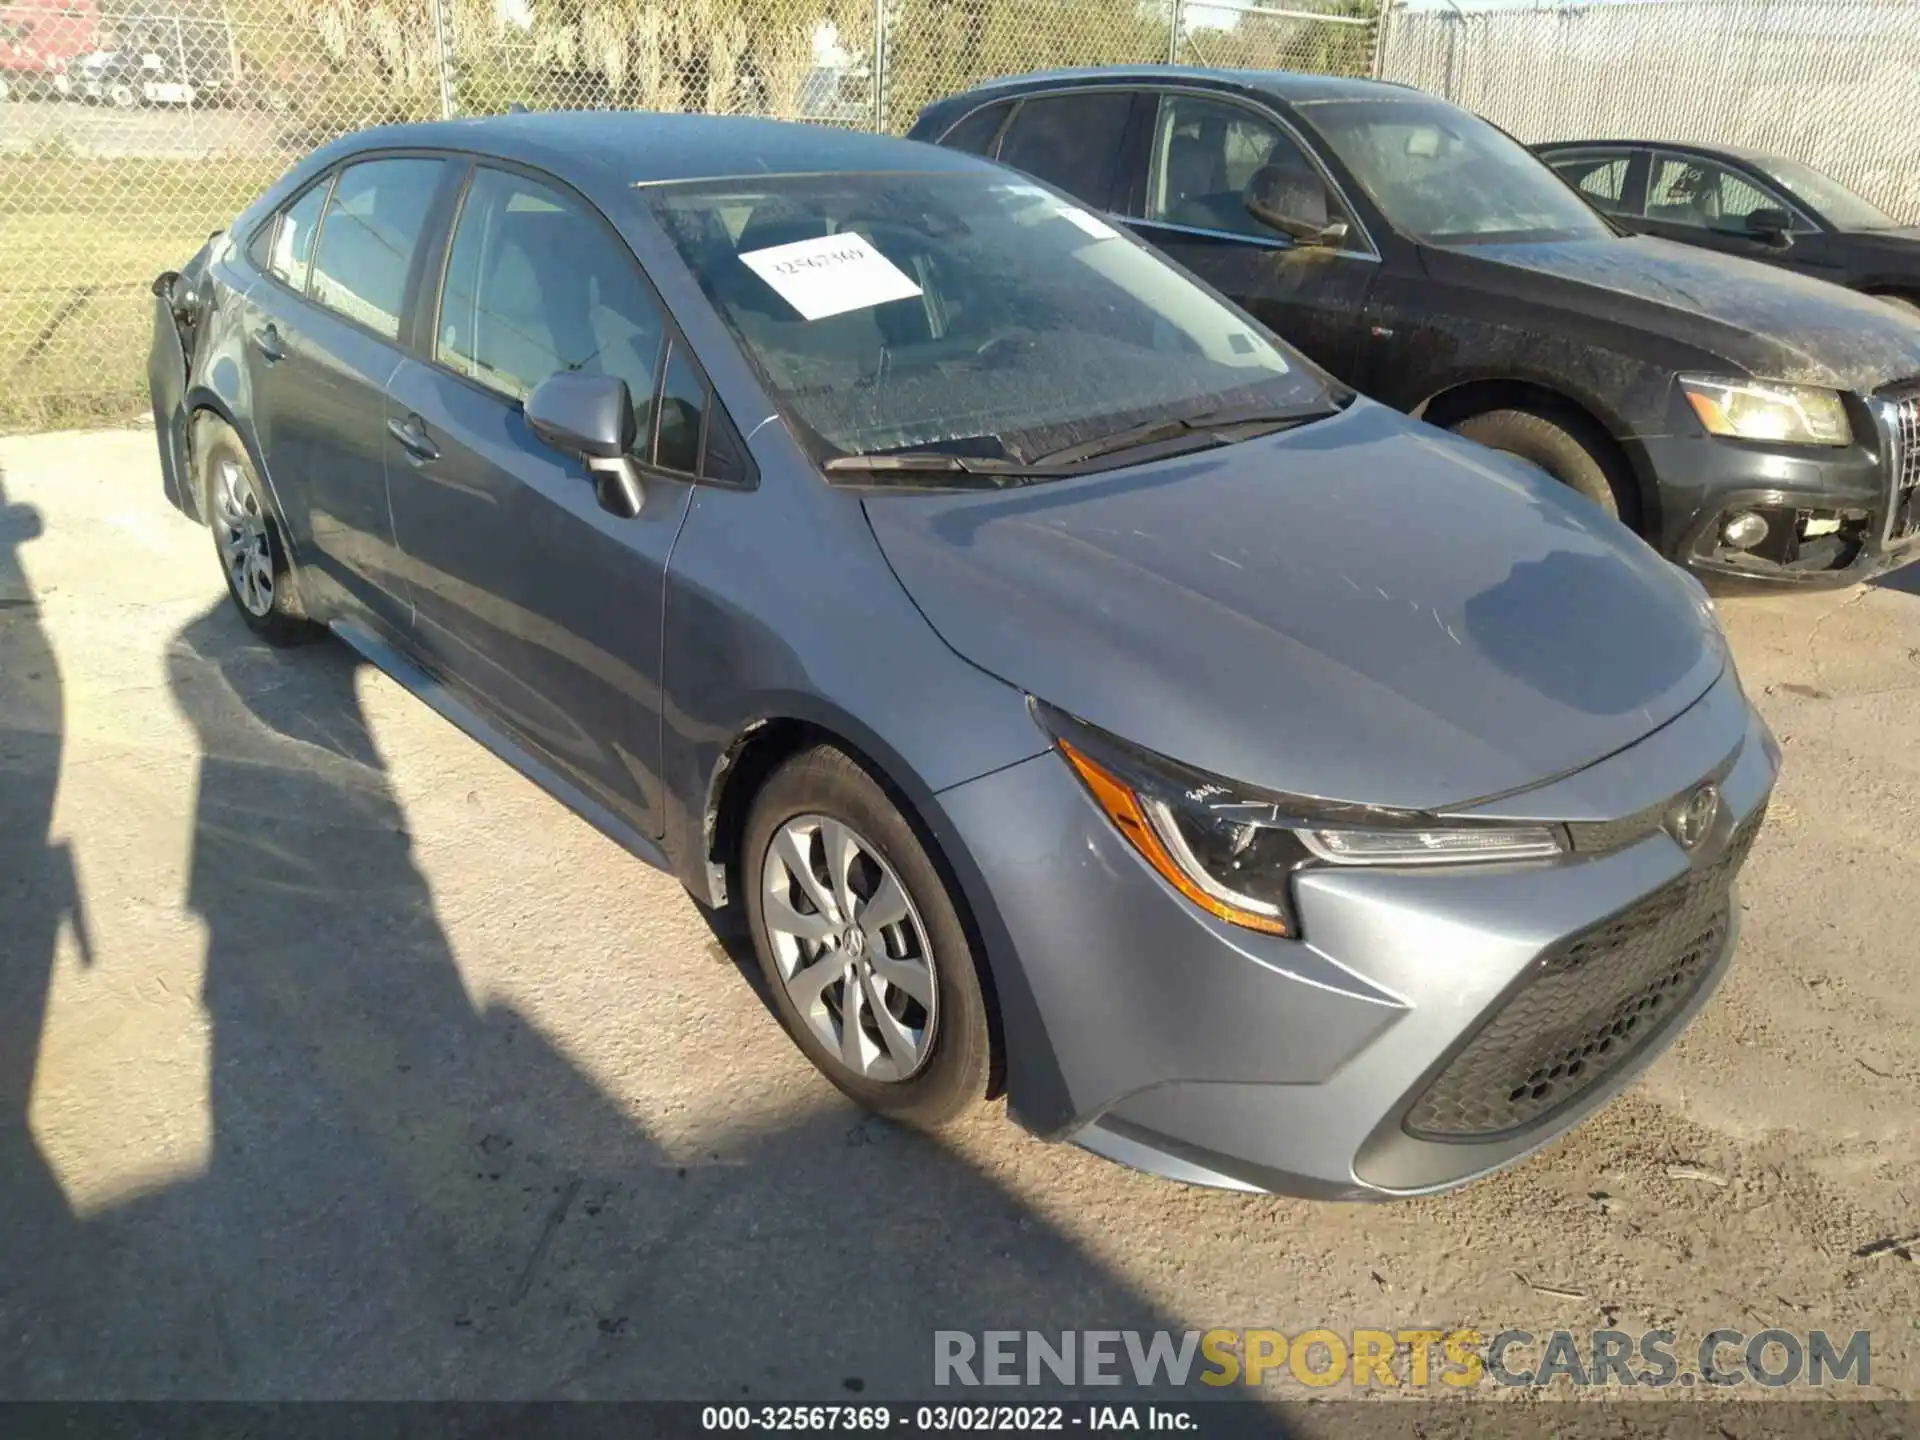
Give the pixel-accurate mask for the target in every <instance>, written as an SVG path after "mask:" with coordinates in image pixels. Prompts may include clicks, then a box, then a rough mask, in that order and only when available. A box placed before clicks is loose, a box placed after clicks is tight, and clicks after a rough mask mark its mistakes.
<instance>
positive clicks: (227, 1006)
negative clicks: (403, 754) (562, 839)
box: [0, 602, 1255, 1402]
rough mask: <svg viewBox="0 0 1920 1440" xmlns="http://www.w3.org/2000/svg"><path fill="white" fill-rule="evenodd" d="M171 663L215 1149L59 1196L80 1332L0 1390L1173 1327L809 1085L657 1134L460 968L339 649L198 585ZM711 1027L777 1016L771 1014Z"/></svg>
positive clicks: (878, 1348)
mask: <svg viewBox="0 0 1920 1440" xmlns="http://www.w3.org/2000/svg"><path fill="white" fill-rule="evenodd" d="M167 669H168V675H169V683H170V687H171V692H172V696H173V700H174V702H175V703H176V704H177V706H178V707H179V708H180V710H181V711H182V712H183V713H184V714H185V715H186V716H187V717H188V718H189V719H190V721H191V723H192V725H193V727H194V729H195V731H196V733H197V736H198V740H199V746H200V751H201V761H200V770H199V779H198V786H197V792H196V799H195V808H194V812H193V815H192V817H191V823H192V827H193V829H192V842H191V843H192V854H191V860H190V879H189V882H188V891H187V896H186V904H187V905H188V907H189V908H190V909H191V910H192V911H193V912H194V913H195V914H197V915H198V916H199V917H200V919H201V920H202V922H203V923H204V925H205V927H206V930H207V955H206V967H205V979H204V1005H205V1009H206V1014H207V1018H208V1022H209V1027H210V1047H211V1068H210V1076H211V1078H210V1082H209V1084H210V1093H209V1097H208V1098H209V1105H210V1110H211V1118H212V1142H211V1157H210V1159H209V1162H208V1164H207V1167H206V1169H205V1172H204V1174H201V1175H199V1176H197V1177H195V1178H193V1179H191V1180H188V1181H184V1182H181V1183H179V1184H176V1185H172V1186H170V1187H167V1188H166V1189H163V1190H161V1191H158V1192H156V1193H153V1194H149V1195H146V1196H143V1197H141V1198H138V1199H136V1200H133V1201H130V1202H128V1203H126V1204H124V1205H121V1206H118V1207H116V1208H114V1209H112V1210H110V1211H108V1212H107V1213H105V1214H104V1215H101V1216H98V1217H94V1218H92V1219H91V1220H89V1222H88V1226H89V1228H90V1230H91V1231H92V1235H93V1238H92V1239H91V1240H90V1242H89V1245H88V1246H87V1247H85V1250H84V1253H86V1254H88V1255H90V1256H93V1257H94V1259H93V1261H92V1262H91V1264H92V1270H91V1273H88V1274H84V1275H79V1276H74V1277H71V1279H72V1281H73V1283H74V1284H75V1286H76V1287H77V1290H78V1292H79V1293H81V1294H83V1295H84V1296H85V1300H84V1310H85V1319H86V1320H87V1322H88V1327H89V1331H88V1335H87V1339H86V1353H85V1355H84V1356H83V1357H77V1358H76V1363H75V1364H73V1365H67V1366H65V1367H64V1368H62V1367H61V1366H60V1365H57V1364H54V1363H53V1361H51V1360H50V1361H48V1362H47V1363H46V1364H43V1365H40V1366H39V1367H38V1368H36V1369H33V1370H30V1371H29V1372H28V1373H24V1374H18V1375H15V1374H9V1373H8V1372H9V1371H10V1370H11V1369H12V1368H13V1366H12V1362H11V1361H9V1360H6V1359H0V1391H4V1392H5V1393H10V1394H15V1395H28V1394H32V1395H48V1394H64V1395H87V1396H111V1395H139V1396H146V1397H188V1396H190V1397H213V1396H218V1397H232V1398H284V1397H302V1398H320V1397H353V1398H381V1397H393V1398H405V1397H497V1398H532V1397H545V1396H556V1397H568V1398H596V1399H611V1398H633V1397H681V1398H690V1399H692V1398H698V1399H707V1400H712V1399H716V1398H728V1399H748V1400H751V1399H754V1398H762V1399H767V1400H770V1401H789V1400H799V1399H811V1400H822V1401H833V1400H838V1401H842V1402H850V1401H854V1400H856V1399H858V1398H861V1397H864V1398H867V1399H879V1398H915V1397H917V1398H922V1399H924V1398H927V1397H928V1396H929V1395H930V1394H931V1393H932V1380H933V1354H934V1347H933V1333H934V1331H935V1330H937V1329H955V1330H968V1331H973V1332H975V1333H976V1334H977V1333H978V1332H979V1331H981V1330H984V1329H988V1328H997V1329H1016V1330H1024V1329H1036V1330H1041V1331H1046V1332H1053V1333H1057V1332H1059V1331H1061V1330H1065V1329H1075V1330H1081V1329H1088V1328H1103V1329H1116V1330H1117V1329H1140V1330H1153V1329H1158V1328H1166V1327H1169V1326H1170V1324H1171V1322H1170V1321H1169V1320H1168V1319H1167V1318H1166V1317H1164V1316H1162V1315H1161V1314H1159V1313H1158V1311H1157V1310H1156V1308H1155V1307H1154V1305H1153V1304H1152V1303H1151V1302H1150V1301H1148V1300H1147V1299H1146V1298H1145V1297H1143V1296H1142V1295H1140V1294H1139V1293H1137V1292H1136V1291H1134V1290H1133V1289H1132V1288H1131V1287H1130V1286H1129V1285H1127V1284H1126V1283H1124V1282H1122V1281H1121V1280H1119V1279H1117V1278H1115V1276H1114V1275H1112V1274H1111V1273H1110V1272H1109V1271H1108V1269H1107V1268H1106V1267H1105V1266H1104V1265H1103V1263H1102V1262H1101V1261H1100V1260H1099V1259H1097V1258H1096V1257H1094V1256H1092V1255H1090V1254H1089V1253H1087V1252H1086V1251H1085V1250H1083V1249H1082V1248H1080V1247H1079V1246H1078V1245H1077V1244H1076V1243H1075V1242H1073V1241H1072V1240H1069V1239H1068V1238H1066V1237H1065V1236H1063V1235H1062V1234H1061V1233H1060V1232H1059V1231H1058V1230H1056V1229H1055V1228H1053V1227H1052V1226H1051V1225H1050V1224H1049V1223H1048V1222H1047V1221H1046V1220H1044V1219H1043V1218H1041V1217H1040V1216H1038V1215H1036V1214H1035V1213H1033V1212H1032V1211H1031V1210H1030V1209H1029V1208H1028V1207H1027V1206H1025V1205H1024V1204H1023V1203H1021V1202H1020V1201H1019V1200H1017V1199H1015V1198H1014V1197H1012V1196H1011V1195H1009V1194H1008V1193H1007V1192H1006V1191H1005V1190H1004V1189H1002V1188H1001V1187H1000V1186H999V1185H998V1184H996V1183H995V1182H994V1181H993V1180H992V1179H990V1178H988V1177H987V1176H985V1175H982V1174H980V1173H979V1172H977V1171H976V1170H975V1169H973V1168H972V1167H970V1166H969V1165H968V1164H967V1163H965V1162H964V1161H963V1160H962V1159H960V1158H959V1157H957V1156H956V1155H955V1154H953V1153H952V1152H951V1151H949V1150H948V1149H946V1148H945V1147H943V1146H942V1145H940V1144H939V1143H936V1142H935V1141H933V1140H931V1139H928V1138H925V1137H922V1136H919V1135H917V1134H914V1133H911V1132H908V1131H904V1130H900V1129H897V1128H895V1127H891V1126H887V1125H884V1124H882V1123H881V1122H878V1121H875V1120H872V1119H869V1118H866V1117H863V1116H862V1115H861V1114H860V1113H859V1112H857V1111H854V1110H853V1109H851V1108H850V1107H849V1106H847V1105H846V1104H845V1103H844V1102H842V1101H841V1100H840V1099H839V1098H838V1097H837V1095H835V1094H834V1092H832V1091H831V1090H830V1089H829V1087H827V1085H826V1084H825V1082H824V1081H821V1082H818V1083H817V1084H815V1085H813V1086H812V1087H811V1088H810V1089H809V1090H808V1103H807V1104H806V1105H805V1106H804V1107H803V1108H801V1109H799V1110H798V1111H797V1112H796V1113H790V1114H787V1115H785V1116H783V1117H782V1119H781V1120H780V1121H778V1122H776V1123H773V1124H771V1125H770V1124H768V1123H767V1122H766V1121H765V1120H764V1119H760V1120H754V1121H750V1122H741V1121H735V1120H728V1119H727V1118H725V1115H726V1109H727V1107H726V1104H725V1101H726V1099H727V1098H728V1097H726V1096H724V1095H707V1096H704V1097H701V1099H700V1100H699V1102H698V1103H703V1104H704V1103H711V1104H712V1105H714V1107H715V1109H716V1111H717V1112H718V1114H719V1118H717V1119H716V1120H715V1121H714V1123H713V1124H712V1125H710V1126H708V1127H707V1128H705V1129H702V1130H700V1131H699V1133H698V1139H697V1143H696V1144H695V1145H693V1146H689V1145H688V1144H687V1143H686V1142H685V1141H681V1142H678V1143H676V1144H675V1145H673V1146H671V1147H669V1146H667V1145H663V1144H662V1143H661V1142H660V1141H659V1140H658V1139H656V1138H655V1137H653V1136H651V1135H650V1134H649V1133H648V1132H647V1130H646V1128H645V1127H644V1126H642V1125H641V1124H639V1123H638V1122H637V1121H636V1119H635V1118H634V1116H632V1115H631V1114H630V1113H628V1112H627V1110H626V1109H624V1108H623V1107H622V1105H621V1104H619V1103H618V1102H617V1101H616V1100H615V1099H613V1098H611V1097H610V1096H609V1095H608V1094H607V1093H605V1092H604V1091H603V1090H602V1089H601V1088H600V1087H599V1086H597V1085H596V1084H595V1083H594V1082H593V1081H592V1080H591V1079H590V1078H589V1077H588V1076H586V1075H585V1074H584V1073H582V1072H581V1071H580V1070H579V1069H578V1068H577V1067H576V1066H575V1065H574V1064H573V1063H572V1062H571V1061H570V1060H569V1059H568V1058H567V1057H566V1056H565V1055H564V1054H562V1053H561V1052H560V1050H559V1049H558V1048H557V1047H556V1046H555V1045H554V1044H553V1043H552V1042H551V1041H550V1040H549V1039H548V1038H547V1037H546V1036H544V1035H543V1034H542V1033H541V1032H540V1031H539V1030H538V1029H537V1028H535V1027H534V1026H533V1025H531V1024H530V1023H528V1021H527V1019H526V1018H525V1017H523V1016H522V1015H520V1014H519V1013H517V1012H516V1011H515V1010H514V1009H512V1008H511V1007H510V1006H507V1005H502V1004H500V1003H497V1002H492V1001H487V1000H484V999H482V1000H476V999H475V997H473V996H471V995H470V994H469V993H468V992H467V990H466V988H465V987H464V985H463V983H462V978H461V973H460V970H459V967H458V964H457V962H456V957H455V956H454V954H453V952H452V948H451V946H450V943H449V941H448V938H447V935H446V933H445V931H444V929H443V927H442V926H441V924H440V922H439V919H438V917H437V914H436V911H435V902H434V897H433V894H432V892H431V890H430V888H429V886H428V883H427V881H426V878H425V877H424V875H423V874H422V873H421V871H420V868H419V866H418V865H417V863H416V861H415V858H414V853H413V844H412V839H411V837H410V835H409V833H408V829H407V819H406V816H405V814H404V813H403V812H402V810H401V808H400V806H399V804H398V802H397V801H396V799H395V797H394V794H393V792H392V789H391V787H390V785H389V782H388V779H387V775H386V770H385V765H384V762H383V760H382V757H381V755H380V753H379V750H378V749H377V747H376V745H375V743H374V740H373V737H372V735H371V734H370V732H369V730H368V727H367V724H366V720H365V717H364V715H363V713H362V710H361V706H360V702H359V699H358V695H357V693H356V664H355V662H354V661H353V660H352V658H351V657H350V656H349V655H348V654H347V652H345V651H344V650H343V649H341V648H339V647H337V646H335V645H333V644H331V643H323V644H318V645H315V646H312V647H310V648H307V649H303V650H300V651H296V652H292V653H276V652H273V651H271V650H269V649H267V648H266V647H265V646H263V645H261V644H259V643H258V642H257V641H255V640H254V639H253V637H251V636H250V635H249V634H248V633H247V632H246V631H245V630H244V628H243V627H242V626H241V625H240V624H239V623H238V622H237V620H236V619H235V618H234V617H233V616H232V615H231V614H230V613H229V611H228V608H227V606H226V604H225V603H224V602H223V603H222V604H221V605H220V606H219V607H217V608H216V609H214V610H213V611H211V612H209V613H208V614H206V615H203V616H201V617H200V618H198V619H196V620H194V621H193V622H191V623H190V624H189V625H187V626H186V628H185V629H184V630H183V631H182V632H181V633H180V635H179V636H178V637H177V639H176V641H175V642H174V644H173V645H172V647H171V648H170V650H169V652H168V656H167ZM473 753H474V757H475V758H474V760H473V763H475V764H486V763H491V762H488V761H486V760H484V759H483V758H481V756H480V752H479V751H478V750H475V751H474V752H473ZM47 759H48V757H47V756H45V755H44V754H43V755H41V756H40V760H41V761H42V762H45V761H46V760H47ZM49 783H50V782H49ZM33 803H34V804H40V803H41V802H37V801H36V802H33ZM41 808H44V805H42V807H41ZM29 818H33V819H34V820H35V823H37V824H39V826H40V828H41V830H42V831H43V830H44V818H43V817H39V813H38V811H36V817H29ZM527 838H528V841H529V843H530V844H537V843H538V837H537V836H529V837H527ZM623 863H627V862H625V861H623V860H614V859H610V860H609V864H615V865H617V864H623ZM635 863H637V862H635ZM38 923H39V925H40V928H41V930H42V931H43V932H50V930H51V928H52V926H53V924H54V923H55V922H54V921H53V920H52V919H51V918H49V917H47V916H41V917H40V918H39V921H38ZM48 943H49V942H48V941H47V939H46V936H45V935H44V934H43V936H42V938H41V940H40V942H39V945H40V948H41V949H42V950H44V949H45V948H46V947H47V944H48ZM504 943H511V942H510V941H508V942H504ZM42 958H43V959H44V957H42ZM102 963H103V965H104V964H107V963H110V962H107V961H104V960H103V962H102ZM42 968H44V965H43V967H42ZM646 983H647V977H646V976H645V974H644V973H637V974H636V976H635V980H634V987H633V990H632V994H631V1002H630V1003H631V1005H632V1007H633V1015H634V1020H633V1023H634V1026H635V1029H636V1033H637V1035H638V1037H639V1039H640V1041H641V1043H649V1044H652V1043H657V1044H662V1045H671V1044H676V1043H685V1042H684V1041H679V1040H676V1038H675V1037H673V1036H671V1035H668V1034H663V1033H658V1032H654V1031H649V1030H648V1028H647V997H646V988H645V987H646ZM715 983H716V984H726V985H730V984H733V983H735V982H734V977H733V976H732V975H731V974H726V975H725V976H724V978H717V979H716V981H715ZM756 1010H757V1007H756ZM9 1018H10V1021H11V1012H10V1017H9ZM28 1038H30V1037H28ZM740 1043H741V1044H742V1045H761V1044H768V1045H784V1044H787V1043H788V1042H787V1041H786V1040H785V1038H784V1037H783V1036H781V1035H780V1034H779V1033H778V1032H777V1030H775V1029H774V1028H773V1026H772V1024H771V1022H770V1021H769V1022H768V1023H767V1024H766V1025H765V1026H764V1027H763V1028H756V1029H755V1030H753V1032H752V1033H751V1034H743V1035H742V1037H741V1039H740ZM709 1088H710V1087H709ZM758 1113H760V1114H761V1115H764V1113H765V1112H764V1110H761V1111H759V1112H758ZM17 1174H18V1172H17V1170H14V1169H11V1168H10V1169H9V1171H8V1172H6V1173H5V1174H0V1186H4V1187H5V1188H6V1190H8V1191H11V1190H13V1189H14V1188H15V1187H16V1186H17V1184H18V1183H19V1182H18V1180H17V1178H16V1176H17ZM12 1204H13V1197H12V1196H10V1195H8V1194H6V1193H0V1210H11V1207H12ZM56 1239H57V1237H56ZM32 1299H33V1297H29V1303H31V1302H32ZM1248 1323H1255V1322H1253V1321H1252V1320H1251V1319H1250V1320H1249V1322H1248ZM55 1358H56V1359H64V1358H65V1357H55ZM1201 1368H1202V1367H1201V1365H1200V1364H1199V1363H1198V1362H1196V1364H1195V1368H1194V1375H1195V1377H1197V1376H1198V1374H1199V1373H1200V1370H1201ZM1128 1388H1130V1387H1121V1388H1120V1390H1119V1392H1118V1394H1116V1392H1114V1391H1103V1392H1100V1393H1099V1394H1097V1395H1095V1396H1094V1398H1099V1399H1108V1398H1120V1396H1122V1395H1124V1394H1126V1393H1127V1390H1128ZM948 1393H949V1394H950V1395H953V1398H956V1399H959V1398H969V1397H967V1396H964V1395H957V1394H954V1392H948ZM1203 1393H1205V1392H1203ZM971 1398H975V1399H984V1398H993V1399H996V1400H1003V1399H1008V1398H1014V1397H1013V1396H1012V1395H1011V1394H1010V1392H1008V1391H1006V1390H998V1391H995V1392H993V1393H992V1394H991V1396H988V1395H986V1394H984V1393H980V1392H976V1393H974V1394H973V1396H972V1397H971ZM1022 1398H1032V1396H1031V1394H1023V1396H1022Z"/></svg>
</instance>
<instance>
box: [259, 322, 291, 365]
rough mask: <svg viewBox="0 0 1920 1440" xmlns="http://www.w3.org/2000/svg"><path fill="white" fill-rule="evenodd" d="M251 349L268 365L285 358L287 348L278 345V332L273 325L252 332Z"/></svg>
mask: <svg viewBox="0 0 1920 1440" xmlns="http://www.w3.org/2000/svg"><path fill="white" fill-rule="evenodd" d="M253 348H254V349H256V350H258V351H259V352H260V354H261V356H262V358H264V359H265V360H266V362H267V363H268V364H269V365H272V364H274V363H275V362H277V361H280V360H284V359H286V358H287V348H286V346H284V345H282V344H281V343H280V331H279V328H278V327H277V326H274V325H264V326H262V327H261V328H260V329H258V330H256V331H254V332H253Z"/></svg>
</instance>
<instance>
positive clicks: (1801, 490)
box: [1628, 383, 1920, 585]
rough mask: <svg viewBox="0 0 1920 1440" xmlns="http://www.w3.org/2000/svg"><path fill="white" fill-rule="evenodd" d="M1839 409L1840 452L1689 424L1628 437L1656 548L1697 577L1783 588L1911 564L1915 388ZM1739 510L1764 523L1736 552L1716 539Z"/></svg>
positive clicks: (1916, 502) (1918, 458)
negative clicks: (1648, 502) (1843, 413)
mask: <svg viewBox="0 0 1920 1440" xmlns="http://www.w3.org/2000/svg"><path fill="white" fill-rule="evenodd" d="M1847 404H1848V412H1849V418H1850V419H1851V420H1852V422H1853V431H1854V435H1855V440H1854V443H1853V444H1851V445H1847V446H1844V447H1835V448H1825V447H1814V446H1805V445H1795V446H1778V445H1770V444H1764V443H1760V442H1755V441H1743V440H1726V439H1720V438H1717V437H1714V436H1710V435H1707V434H1705V433H1703V432H1700V431H1699V430H1698V428H1697V427H1695V430H1694V433H1692V434H1687V433H1684V432H1683V433H1677V434H1668V435H1664V436H1659V437H1657V438H1652V439H1642V440H1638V441H1633V442H1630V443H1629V447H1628V448H1629V450H1630V451H1632V452H1633V453H1634V462H1635V464H1636V466H1638V467H1639V468H1641V470H1642V473H1643V474H1644V475H1645V476H1646V477H1647V478H1648V479H1650V480H1651V481H1652V482H1653V487H1654V488H1655V490H1656V492H1657V494H1658V495H1659V506H1660V521H1659V525H1658V527H1657V529H1658V541H1659V544H1660V547H1661V549H1662V551H1663V552H1664V553H1665V554H1666V555H1667V556H1668V557H1669V558H1671V559H1673V560H1674V561H1676V562H1678V563H1679V564H1682V565H1685V566H1686V567H1687V568H1688V569H1690V570H1692V571H1694V572H1695V573H1697V574H1700V575H1703V576H1719V577H1731V578H1736V579H1742V580H1750V581H1758V582H1762V583H1770V584H1792V585H1819V584H1828V585H1844V584H1851V583H1853V582H1855V581H1858V580H1862V579H1865V578H1867V577H1868V576H1870V575H1873V574H1875V573H1876V572H1878V571H1880V570H1884V569H1886V568H1888V567H1890V566H1892V565H1896V564H1900V563H1902V562H1904V561H1906V560H1913V559H1920V384H1916V383H1909V384H1906V385H1902V386H1898V387H1890V388H1889V389H1888V390H1886V391H1883V392H1882V393H1881V394H1880V395H1877V396H1875V397H1873V398H1872V399H1869V400H1861V399H1859V398H1858V397H1854V396H1848V397H1847ZM1675 428H1676V429H1677V430H1678V429H1682V427H1680V426H1676V427H1675ZM1743 513H1751V514H1754V515H1758V516H1759V517H1760V518H1761V519H1762V520H1764V521H1765V522H1766V524H1767V533H1766V537H1765V538H1764V539H1763V540H1762V541H1760V542H1759V543H1758V544H1756V545H1752V546H1748V547H1744V548H1743V547H1740V546H1736V545H1732V544H1729V543H1728V542H1727V540H1726V539H1725V529H1726V526H1727V523H1728V522H1729V521H1730V520H1732V519H1733V518H1734V517H1735V516H1738V515H1741V514H1743Z"/></svg>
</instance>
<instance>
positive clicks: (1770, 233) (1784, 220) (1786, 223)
mask: <svg viewBox="0 0 1920 1440" xmlns="http://www.w3.org/2000/svg"><path fill="white" fill-rule="evenodd" d="M1792 232H1793V217H1792V216H1791V215H1789V214H1788V213H1787V212H1786V211H1784V210H1781V209H1778V208H1776V207H1774V206H1770V205H1769V206H1762V207H1761V208H1760V209H1758V210H1755V211H1753V212H1751V213H1750V214H1749V215H1748V216H1747V233H1748V234H1749V235H1751V236H1753V238H1754V239H1756V240H1764V241H1765V242H1766V243H1767V244H1769V245H1771V246H1773V247H1774V248H1775V249H1776V250H1784V249H1786V248H1787V247H1788V246H1789V245H1791V244H1793V233H1792Z"/></svg>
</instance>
